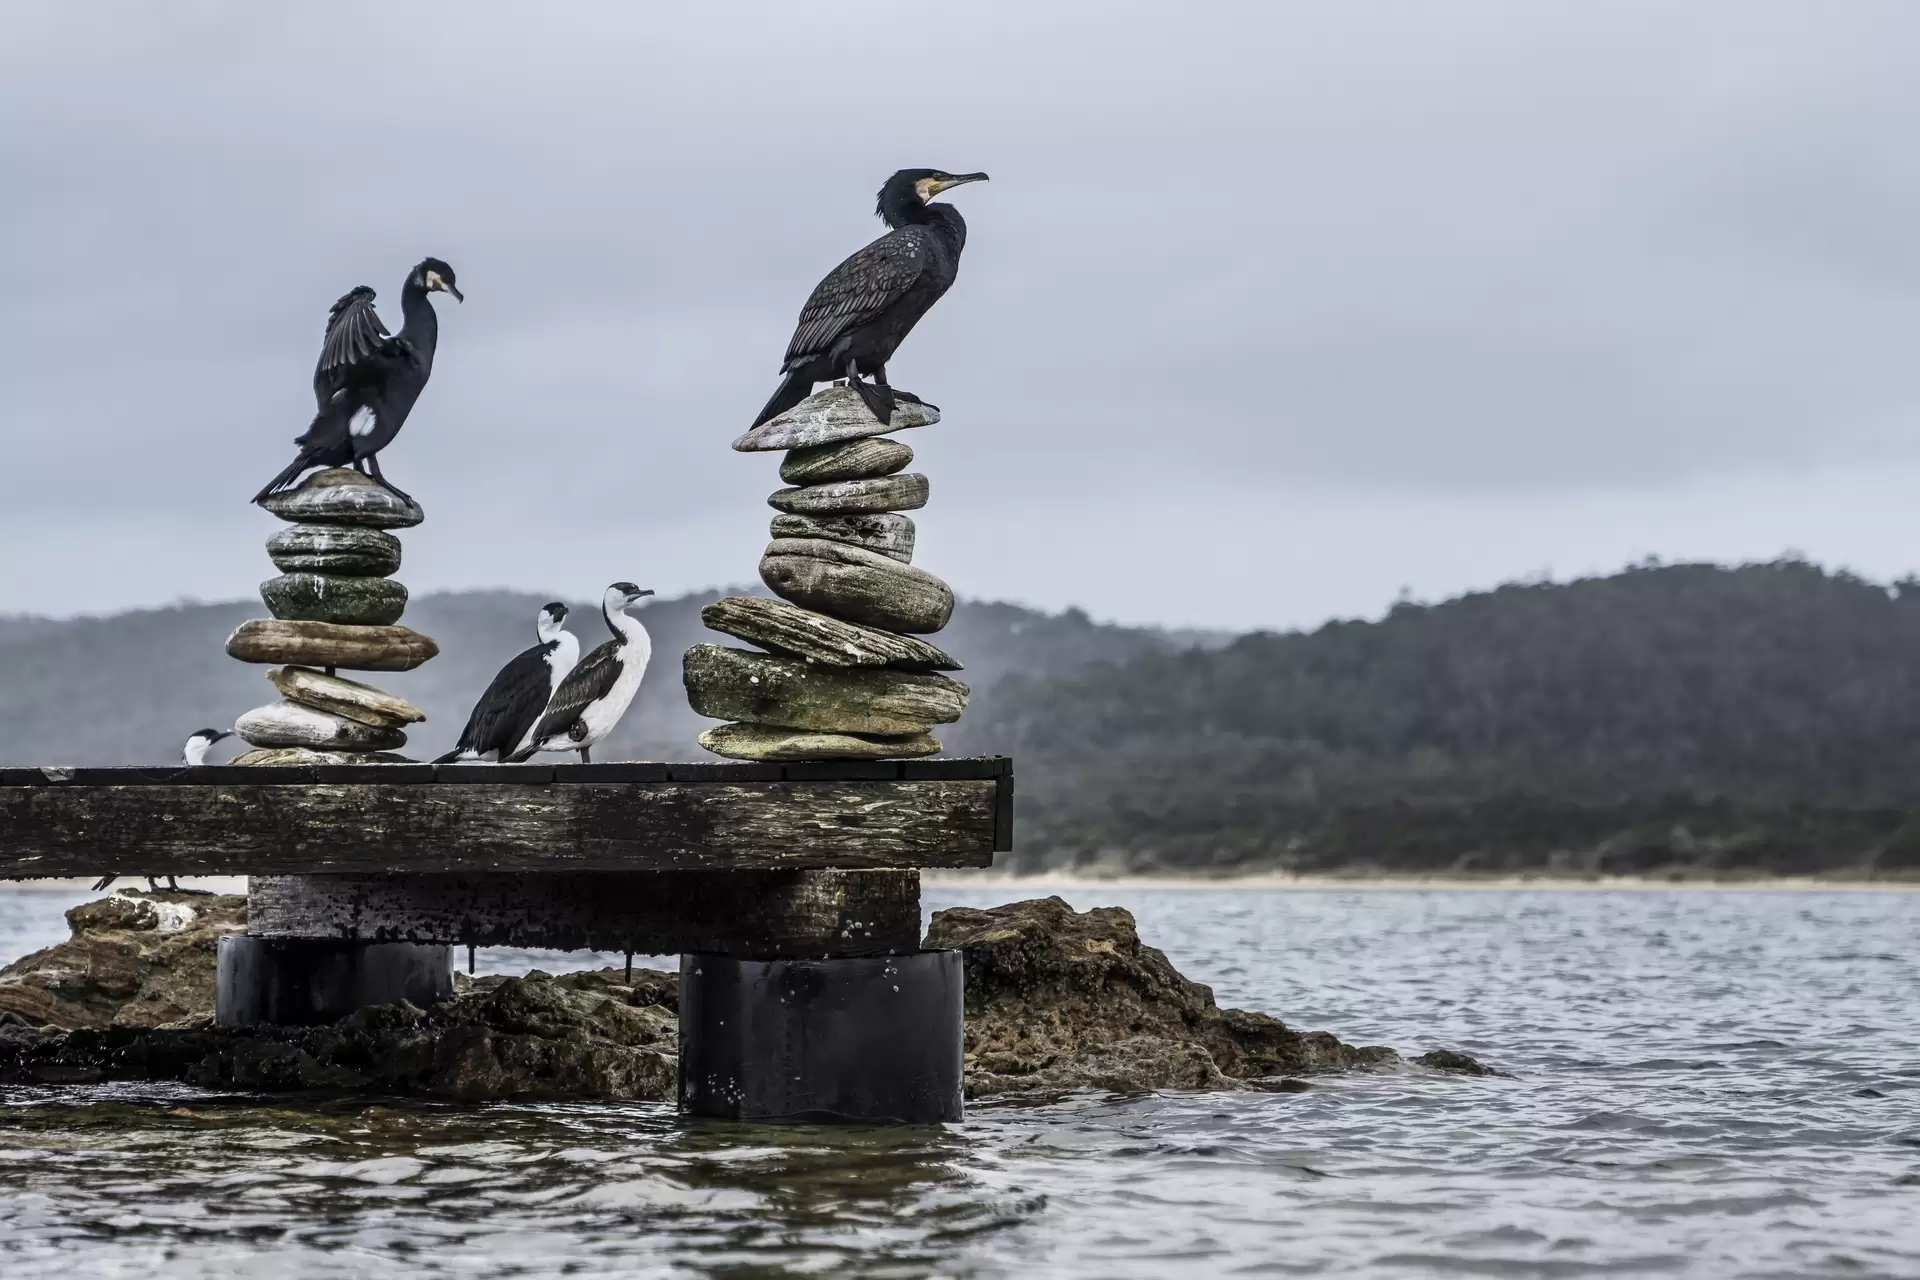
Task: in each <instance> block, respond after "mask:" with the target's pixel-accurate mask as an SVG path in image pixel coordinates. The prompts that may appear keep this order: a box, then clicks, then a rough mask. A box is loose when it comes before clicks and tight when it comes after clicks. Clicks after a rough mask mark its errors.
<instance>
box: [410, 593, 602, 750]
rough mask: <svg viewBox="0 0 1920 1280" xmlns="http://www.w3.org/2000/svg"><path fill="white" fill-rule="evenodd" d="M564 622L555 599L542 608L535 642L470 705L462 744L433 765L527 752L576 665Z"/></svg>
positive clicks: (574, 640)
mask: <svg viewBox="0 0 1920 1280" xmlns="http://www.w3.org/2000/svg"><path fill="white" fill-rule="evenodd" d="M566 621H567V606H565V605H564V604H561V603H560V602H559V601H558V600H556V601H554V602H553V603H551V604H545V605H542V606H540V615H539V617H538V618H536V619H535V620H534V633H535V634H536V635H537V636H539V643H538V644H536V645H534V646H533V647H532V648H531V649H522V650H521V651H520V652H519V653H517V654H515V655H514V657H513V659H512V660H511V661H509V662H508V663H507V665H506V666H504V667H502V668H500V674H498V675H496V676H495V677H494V678H493V683H492V684H490V685H488V686H487V691H486V692H485V693H483V694H481V695H480V701H478V702H476V703H474V704H473V714H472V715H470V716H468V717H467V727H466V728H464V729H462V730H461V731H460V741H459V742H457V743H455V744H454V748H453V750H451V751H449V752H447V754H445V755H443V756H441V757H440V758H439V759H437V760H435V761H434V763H435V764H450V763H452V762H454V761H456V760H481V759H485V758H486V757H487V756H488V755H489V754H491V755H492V756H493V757H494V759H496V760H506V759H508V758H510V757H512V756H513V755H514V754H515V753H517V752H519V751H521V750H523V749H525V750H527V751H528V752H531V750H532V745H533V742H532V739H533V731H534V728H535V727H536V726H537V725H538V724H539V723H540V716H541V713H542V712H544V711H545V710H546V709H547V703H548V702H549V701H551V700H552V698H553V695H554V692H555V691H556V690H557V689H559V687H560V682H561V681H562V680H564V679H566V678H567V675H568V673H569V672H571V671H572V670H573V668H574V664H575V663H577V662H579V661H580V640H579V637H577V636H575V635H574V634H573V632H571V631H568V630H567V629H566Z"/></svg>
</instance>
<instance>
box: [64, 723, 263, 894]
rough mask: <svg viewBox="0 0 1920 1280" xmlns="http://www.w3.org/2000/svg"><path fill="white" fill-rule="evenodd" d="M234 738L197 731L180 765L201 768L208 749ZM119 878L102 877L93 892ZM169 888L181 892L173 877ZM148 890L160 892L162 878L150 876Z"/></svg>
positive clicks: (219, 732) (228, 733)
mask: <svg viewBox="0 0 1920 1280" xmlns="http://www.w3.org/2000/svg"><path fill="white" fill-rule="evenodd" d="M232 736H233V731H232V730H230V729H195V730H194V731H193V732H192V733H191V734H189V735H187V745H186V746H184V747H182V748H181V749H180V763H181V764H183V765H185V766H186V767H187V768H189V769H197V768H199V767H200V766H201V765H203V764H205V763H206V762H207V748H209V747H211V746H212V745H213V744H214V743H216V742H218V741H220V740H221V739H222V738H231V737H232ZM119 878H120V874H119V873H118V872H115V873H114V874H113V875H110V876H102V877H101V878H100V882H99V883H98V884H96V885H94V886H93V891H94V892H95V893H99V892H100V891H101V890H102V889H104V888H106V887H107V886H108V885H110V884H112V883H113V882H114V881H115V880H118V879H119ZM167 888H169V889H171V890H173V892H175V893H178V892H180V882H179V881H177V880H175V879H174V878H173V877H172V876H168V877H167ZM147 889H148V890H149V891H150V892H152V893H158V892H160V878H159V877H158V876H148V877H147Z"/></svg>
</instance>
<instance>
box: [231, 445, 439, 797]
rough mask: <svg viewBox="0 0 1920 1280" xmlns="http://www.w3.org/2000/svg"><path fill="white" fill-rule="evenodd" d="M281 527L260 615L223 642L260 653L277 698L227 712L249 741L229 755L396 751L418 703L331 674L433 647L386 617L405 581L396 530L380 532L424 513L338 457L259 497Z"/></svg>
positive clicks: (347, 758)
mask: <svg viewBox="0 0 1920 1280" xmlns="http://www.w3.org/2000/svg"><path fill="white" fill-rule="evenodd" d="M262 505H263V506H265V507H266V509H267V510H268V511H270V512H272V513H273V514H274V515H276V516H279V517H280V518H281V519H282V520H285V521H287V525H288V527H287V528H285V529H282V530H281V531H280V532H279V533H276V534H274V535H273V537H272V538H270V539H268V540H267V554H268V555H269V556H270V557H272V559H273V563H274V567H275V568H277V569H279V570H280V576H279V577H277V578H271V579H269V580H268V581H266V582H263V583H261V584H260V597H261V599H263V600H265V601H266V604H267V611H268V612H269V613H271V614H272V615H273V617H272V618H271V619H266V618H261V619H255V620H254V621H252V622H246V623H242V624H241V626H240V629H239V630H238V631H235V632H234V633H233V635H232V636H230V637H229V638H228V640H227V653H228V655H229V656H231V657H234V658H238V659H239V660H240V661H242V662H260V663H271V664H273V665H272V667H271V668H270V669H269V670H268V672H267V679H268V680H269V681H270V682H271V683H272V684H273V686H274V688H276V689H278V690H279V691H280V701H278V702H274V703H270V704H268V705H266V706H264V707H255V708H254V709H253V710H252V711H249V712H246V713H245V714H244V715H242V716H241V717H240V719H239V720H238V721H236V722H235V724H234V726H233V727H234V732H236V733H238V734H239V735H240V737H241V738H243V739H244V740H245V741H246V742H247V743H248V745H250V746H252V747H253V748H254V750H252V751H249V752H247V753H246V754H244V755H242V756H240V757H239V758H238V759H236V760H235V761H234V763H235V764H373V763H382V762H394V761H404V760H405V759H406V757H405V756H401V755H397V754H394V753H396V752H398V751H399V749H400V748H401V747H404V746H406V744H407V735H406V730H405V726H407V725H409V724H416V723H418V722H420V721H422V720H425V719H426V718H427V717H426V714H425V713H424V712H422V711H421V710H420V709H419V708H418V707H416V706H414V705H413V704H412V703H410V702H408V701H407V700H406V699H404V698H399V697H396V696H394V695H393V694H391V693H386V692H383V691H382V690H379V689H376V688H374V687H373V686H372V685H367V684H362V683H360V682H359V681H357V680H347V679H343V678H341V677H340V676H337V675H335V674H334V671H335V669H337V668H345V669H347V670H349V671H409V670H411V669H413V668H414V667H417V666H419V665H420V664H421V663H423V662H425V661H427V660H428V659H429V658H432V657H433V656H434V655H435V654H437V653H439V652H440V650H439V647H438V646H437V645H435V644H434V642H433V641H432V640H429V639H428V638H427V637H426V636H423V635H421V634H420V633H419V632H417V631H413V630H411V629H409V628H407V627H402V626H399V625H397V624H398V623H399V621H400V614H401V613H402V611H404V610H405V609H406V607H407V589H406V588H405V587H404V586H402V585H401V584H400V583H398V582H395V581H394V580H393V578H392V576H391V575H392V574H394V573H395V572H397V571H398V570H399V568H400V540H399V539H398V538H396V537H394V536H393V534H392V533H390V532H388V530H391V529H405V528H411V527H412V526H414V525H416V524H419V523H420V521H421V520H423V519H424V518H425V514H424V513H423V512H422V511H421V510H420V508H419V507H418V506H416V505H415V504H413V503H411V502H408V501H406V500H404V499H402V498H401V497H399V496H398V495H397V494H395V493H393V492H392V491H391V490H389V489H386V488H384V487H382V486H381V485H379V484H376V483H375V482H374V481H373V480H371V479H370V478H368V477H367V476H364V475H361V474H360V473H359V472H357V471H353V470H350V469H348V468H345V467H337V468H334V469H331V470H327V471H317V472H315V473H314V474H313V475H311V476H309V477H307V479H306V480H304V481H302V482H301V483H300V484H299V485H298V486H297V487H295V488H293V489H289V490H287V491H286V492H284V493H278V494H275V495H274V496H273V497H271V498H268V499H267V500H266V501H265V502H264V503H263V504H262Z"/></svg>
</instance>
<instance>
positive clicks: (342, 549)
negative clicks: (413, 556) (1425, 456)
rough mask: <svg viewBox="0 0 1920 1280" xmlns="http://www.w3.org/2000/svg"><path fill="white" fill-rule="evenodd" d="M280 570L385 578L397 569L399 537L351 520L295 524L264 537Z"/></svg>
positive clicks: (398, 565)
mask: <svg viewBox="0 0 1920 1280" xmlns="http://www.w3.org/2000/svg"><path fill="white" fill-rule="evenodd" d="M267 555H269V556H270V557H272V559H273V567H274V568H276V569H278V570H280V572H282V573H344V574H350V575H352V576H354V577H361V578H384V577H387V576H388V575H390V574H394V573H397V572H399V570H400V539H398V538H396V537H394V536H393V535H392V534H390V533H385V532H383V531H381V530H379V529H369V528H366V527H364V526H361V525H351V524H296V525H291V526H289V527H287V528H285V529H282V530H281V531H280V532H278V533H276V534H274V535H273V536H272V537H271V538H268V539H267Z"/></svg>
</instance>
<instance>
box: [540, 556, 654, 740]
mask: <svg viewBox="0 0 1920 1280" xmlns="http://www.w3.org/2000/svg"><path fill="white" fill-rule="evenodd" d="M652 594H653V592H651V591H645V590H642V589H641V588H639V587H636V586H634V585H633V584H632V583H631V582H616V583H614V584H613V585H612V586H610V587H608V588H607V593H606V595H605V596H604V597H602V598H601V602H600V616H601V617H603V618H605V619H606V620H607V630H609V631H611V632H613V639H611V640H609V641H607V642H606V643H605V644H603V645H601V646H600V647H599V648H598V649H595V650H594V651H593V652H592V653H590V654H588V655H587V656H586V657H584V658H582V659H580V665H579V666H577V667H575V668H574V669H573V670H572V671H571V672H569V673H568V674H567V678H566V679H565V680H562V681H561V682H560V687H559V688H557V689H555V690H554V691H553V699H552V701H550V702H549V703H548V704H547V710H546V714H544V715H542V716H541V717H540V723H539V724H538V725H537V726H536V727H535V728H534V731H533V736H532V739H531V740H530V741H529V742H528V743H527V745H525V746H523V747H522V748H521V749H520V750H518V751H516V752H514V753H513V754H512V755H511V756H509V757H508V759H509V760H512V761H515V762H518V761H521V760H525V759H527V758H528V757H530V756H532V755H533V753H534V752H536V751H578V752H579V753H580V763H581V764H591V763H593V758H592V756H591V755H590V754H589V752H590V751H591V749H592V747H593V745H594V744H595V743H597V742H599V741H601V740H602V739H604V738H605V737H606V736H607V735H608V734H610V733H612V732H613V726H614V725H616V724H618V723H619V722H620V717H621V716H623V715H625V714H626V712H627V708H628V707H629V706H630V705H632V703H633V695H634V694H636V693H638V692H639V691H640V678H641V677H642V676H644V675H646V673H647V659H649V658H651V657H652V656H653V639H652V637H650V636H648V635H647V629H646V628H645V627H643V626H641V625H640V619H638V618H630V617H628V616H627V610H628V609H631V608H632V607H633V606H634V605H636V604H638V603H640V601H641V600H643V599H645V598H646V597H647V596H650V595H652Z"/></svg>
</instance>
